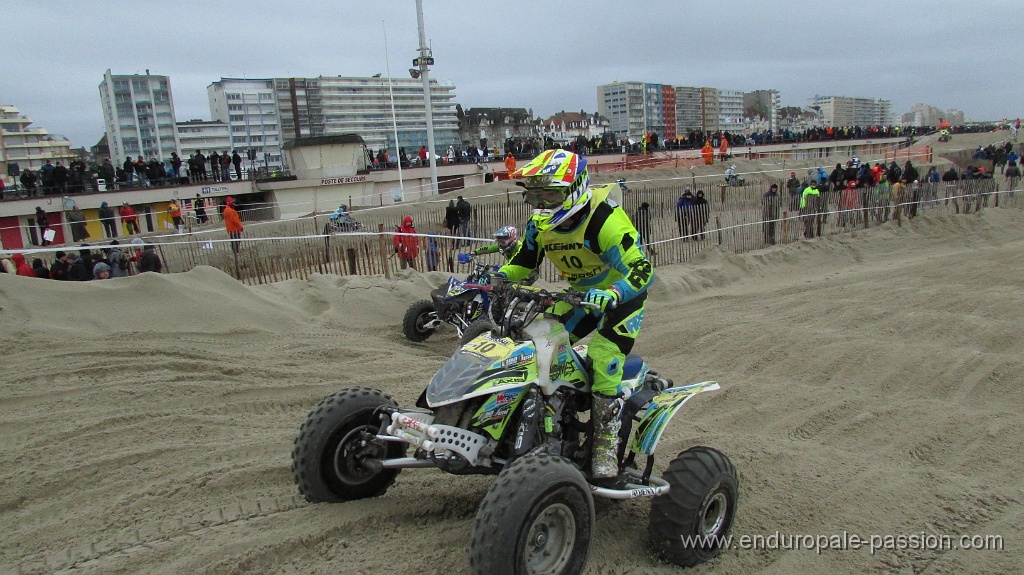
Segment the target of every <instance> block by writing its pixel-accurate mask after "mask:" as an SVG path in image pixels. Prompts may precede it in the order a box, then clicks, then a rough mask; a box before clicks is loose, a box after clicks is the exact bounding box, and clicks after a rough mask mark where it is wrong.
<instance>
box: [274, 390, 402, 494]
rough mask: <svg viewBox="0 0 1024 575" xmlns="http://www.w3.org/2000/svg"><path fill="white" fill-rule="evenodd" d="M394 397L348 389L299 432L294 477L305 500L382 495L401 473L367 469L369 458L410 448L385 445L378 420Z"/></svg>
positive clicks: (316, 411) (317, 409)
mask: <svg viewBox="0 0 1024 575" xmlns="http://www.w3.org/2000/svg"><path fill="white" fill-rule="evenodd" d="M385 405H387V406H391V407H397V406H398V404H397V403H395V401H394V400H393V399H391V398H390V397H389V396H387V395H385V394H384V393H382V392H380V391H378V390H376V389H372V388H369V387H353V388H350V389H344V390H342V391H339V392H338V393H335V394H334V395H331V396H330V397H327V398H325V399H324V400H323V401H321V402H320V403H318V404H317V406H316V407H315V408H313V411H312V412H310V414H309V417H307V418H306V422H305V423H303V424H302V427H301V428H300V429H299V436H298V437H296V438H295V447H294V449H292V477H293V478H294V479H295V484H296V485H298V487H299V492H300V493H302V495H303V497H305V498H306V501H309V502H310V503H322V502H329V503H336V502H339V501H348V500H351V499H363V498H365V497H377V496H378V495H383V494H384V492H385V491H387V489H388V487H390V486H391V483H392V482H393V481H394V480H395V477H396V476H397V475H398V472H399V470H398V469H380V468H372V467H370V466H367V465H364V464H363V461H364V460H365V459H367V458H372V459H378V460H379V459H392V458H396V457H403V456H405V444H404V443H397V442H388V443H385V442H381V441H377V440H373V439H372V436H373V435H376V434H377V432H378V431H379V424H380V419H379V418H378V417H377V416H376V412H377V410H378V408H380V407H381V406H385Z"/></svg>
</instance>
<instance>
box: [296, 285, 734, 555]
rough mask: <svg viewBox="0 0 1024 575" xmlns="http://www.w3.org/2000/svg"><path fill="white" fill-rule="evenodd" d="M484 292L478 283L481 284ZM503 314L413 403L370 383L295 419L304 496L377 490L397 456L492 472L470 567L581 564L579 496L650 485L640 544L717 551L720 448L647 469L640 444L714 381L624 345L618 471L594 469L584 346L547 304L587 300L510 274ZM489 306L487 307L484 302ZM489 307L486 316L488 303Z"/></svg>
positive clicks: (730, 498)
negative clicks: (675, 376)
mask: <svg viewBox="0 0 1024 575" xmlns="http://www.w3.org/2000/svg"><path fill="white" fill-rule="evenodd" d="M486 289H490V286H486ZM501 298H502V300H503V301H506V302H508V303H507V305H506V306H504V307H503V310H504V313H503V315H502V316H501V317H500V318H498V319H495V318H494V317H493V316H491V320H490V321H491V328H492V329H491V330H490V331H487V332H485V333H483V334H481V335H479V336H477V337H476V338H475V339H473V340H471V341H469V342H468V343H466V344H464V345H463V346H462V347H461V348H459V349H458V350H457V351H456V352H455V354H454V355H452V356H451V358H450V359H449V360H448V361H447V363H445V364H444V365H443V366H442V367H441V369H440V370H438V372H437V373H436V374H435V375H434V376H433V377H432V378H431V380H430V382H429V383H428V384H427V386H426V389H424V391H423V393H422V394H421V395H420V397H419V399H418V400H417V402H416V405H415V407H409V408H401V407H399V406H398V405H397V404H396V402H395V401H394V400H392V399H391V398H390V397H389V396H387V395H386V394H384V393H383V392H381V391H379V390H375V389H370V388H365V387H357V388H351V389H345V390H342V391H339V392H338V393H335V394H334V395H332V396H330V397H328V398H326V399H324V400H323V401H321V402H320V403H319V404H318V405H317V406H316V407H315V408H314V410H313V411H312V412H311V413H310V415H309V417H308V418H307V420H306V422H305V423H304V424H303V425H302V427H301V429H300V431H299V436H298V437H297V438H296V440H295V447H294V450H293V452H292V473H293V476H294V478H295V481H296V483H297V484H298V487H299V491H300V492H301V493H302V494H303V496H305V498H306V499H307V500H308V501H311V502H341V501H348V500H354V499H361V498H366V497H376V496H379V495H382V494H383V493H384V492H385V491H386V490H387V489H388V487H389V486H390V485H391V483H392V482H393V481H394V480H395V477H396V476H397V475H398V473H399V471H401V470H402V469H406V468H435V469H440V470H441V471H445V472H447V473H451V474H454V475H468V474H493V475H496V478H495V480H494V482H493V483H492V484H491V487H490V489H489V490H488V491H487V494H486V495H485V496H484V499H483V501H482V502H481V503H480V508H479V509H478V511H477V514H476V519H475V521H474V524H473V530H472V537H471V539H470V545H469V566H470V572H471V573H474V574H482V575H502V574H510V575H540V574H558V575H567V574H577V573H582V572H583V571H584V568H585V566H586V562H587V557H588V555H589V552H590V545H591V538H592V535H593V532H594V521H595V517H594V502H593V497H595V496H598V497H606V498H610V499H635V498H640V497H644V498H650V499H651V510H650V515H649V519H648V535H649V542H650V546H651V548H652V550H653V551H654V552H655V553H656V554H657V555H658V556H660V557H661V558H662V559H665V560H667V561H669V562H672V563H675V564H677V565H681V566H693V565H697V564H699V563H702V562H704V561H707V560H709V559H711V558H713V557H715V556H716V555H718V554H719V553H720V552H721V550H722V544H723V542H724V541H723V539H724V538H725V537H726V536H727V535H728V534H729V532H730V530H731V528H732V524H733V520H734V518H735V516H736V508H737V503H738V499H739V481H738V478H737V475H736V470H735V468H734V467H733V465H732V463H731V462H730V461H729V458H728V457H726V455H725V454H723V453H721V452H720V451H718V450H716V449H713V448H710V447H703V446H699V447H692V448H690V449H687V450H685V451H683V452H682V453H679V454H678V455H677V456H676V457H675V458H674V459H672V461H671V462H669V464H668V467H667V469H665V471H664V472H663V473H662V474H661V475H656V474H655V473H654V463H655V460H654V453H655V449H656V448H657V446H658V442H659V439H660V438H661V435H662V432H663V431H664V429H665V427H666V425H667V424H668V422H669V420H670V419H671V418H672V416H673V415H674V414H675V413H676V412H677V411H678V410H679V409H680V408H681V407H682V406H683V405H684V404H685V403H686V402H687V401H689V400H690V399H691V398H693V397H694V396H696V395H698V394H700V393H703V392H706V391H715V390H718V389H719V385H718V384H717V383H715V382H712V381H705V382H702V383H695V384H692V385H685V386H675V385H674V384H673V383H672V380H670V379H667V378H665V377H663V376H662V375H661V374H659V373H658V372H656V371H654V370H653V369H651V368H650V366H648V365H647V363H646V362H645V361H644V360H643V359H642V358H641V357H638V356H634V355H631V356H629V357H628V358H627V360H626V364H625V369H624V374H623V377H622V387H623V389H624V396H623V401H622V403H621V407H620V410H619V416H620V418H621V420H622V427H621V431H620V449H619V453H618V458H617V460H618V465H619V471H620V472H619V475H618V476H617V477H616V478H613V479H612V480H608V479H604V480H600V481H597V480H594V479H592V478H591V477H589V476H588V474H589V470H590V445H591V442H592V435H593V426H592V425H591V423H590V421H588V418H587V417H586V416H587V415H588V414H589V409H590V382H591V372H590V369H591V366H590V362H589V361H588V360H587V346H586V345H577V346H575V347H574V346H571V345H570V342H569V334H568V333H567V332H566V331H565V328H564V327H563V326H562V325H561V324H560V323H559V322H558V321H557V319H556V318H555V317H553V316H551V315H549V314H548V313H546V310H547V309H548V308H549V307H550V306H551V305H552V304H553V303H555V302H556V301H564V302H567V303H569V304H570V305H574V306H584V307H586V306H588V305H589V304H587V303H586V302H584V301H582V294H580V293H577V292H572V291H569V292H559V293H554V292H549V291H546V290H543V289H539V288H534V287H528V286H523V285H518V284H512V285H510V286H506V287H505V288H504V293H502V294H501ZM489 315H490V314H489ZM496 315H497V314H496Z"/></svg>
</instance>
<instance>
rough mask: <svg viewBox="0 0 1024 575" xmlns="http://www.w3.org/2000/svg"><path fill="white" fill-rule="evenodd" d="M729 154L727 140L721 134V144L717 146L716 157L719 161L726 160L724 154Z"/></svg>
mask: <svg viewBox="0 0 1024 575" xmlns="http://www.w3.org/2000/svg"><path fill="white" fill-rule="evenodd" d="M728 155H729V140H728V138H726V137H725V136H724V135H723V136H722V145H721V146H719V147H718V159H719V160H721V161H723V162H724V161H725V160H726V156H728Z"/></svg>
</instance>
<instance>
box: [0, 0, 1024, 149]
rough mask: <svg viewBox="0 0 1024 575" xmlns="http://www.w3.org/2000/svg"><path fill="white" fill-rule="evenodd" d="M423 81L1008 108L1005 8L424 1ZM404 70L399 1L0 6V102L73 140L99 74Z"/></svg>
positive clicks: (496, 90) (1012, 81)
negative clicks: (676, 89) (632, 86)
mask: <svg viewBox="0 0 1024 575" xmlns="http://www.w3.org/2000/svg"><path fill="white" fill-rule="evenodd" d="M423 13H424V28H425V31H426V38H427V43H428V44H429V45H430V46H431V47H432V48H433V55H434V58H435V61H436V63H435V65H434V66H433V67H432V69H431V72H430V73H431V77H432V78H436V79H438V80H441V81H451V82H453V83H454V84H455V86H456V90H455V94H456V102H458V103H459V104H461V105H462V107H463V108H464V109H468V108H473V107H523V108H532V109H533V111H534V113H535V114H537V115H538V116H547V115H550V114H553V113H556V112H558V111H561V110H566V111H579V110H585V111H587V112H595V111H596V110H597V100H596V87H597V86H599V85H601V84H607V83H610V82H615V81H639V82H651V83H660V84H669V85H680V86H711V87H715V88H722V89H730V90H743V91H752V90H756V89H768V88H773V89H777V90H779V91H780V92H781V96H782V104H783V105H784V106H787V105H789V106H804V105H806V103H807V99H808V98H811V97H813V96H815V95H823V96H830V95H836V96H855V97H865V98H884V99H888V100H891V101H892V105H893V112H896V113H902V112H906V111H908V110H909V108H910V106H912V105H913V104H915V103H917V102H924V103H927V104H931V105H933V106H936V107H939V108H942V109H948V108H955V109H959V110H962V111H963V112H964V113H965V114H966V116H967V118H968V119H976V120H995V119H1001V118H1015V117H1018V116H1020V115H1024V109H1022V108H1024V105H1022V102H1024V92H1022V88H1024V80H1022V78H1021V75H1020V73H1019V70H1020V61H1021V56H1022V54H1024V48H1022V43H1021V38H1022V36H1021V28H1020V22H1021V19H1022V17H1024V4H1022V3H1021V2H1020V0H973V1H965V0H927V1H925V0H899V1H893V0H888V1H876V0H848V1H846V2H841V3H839V2H827V1H822V0H774V1H753V0H749V1H745V2H734V1H724V0H723V1H718V2H715V1H707V2H686V1H683V0H651V1H643V0H632V1H625V0H619V1H615V2H611V1H606V0H591V1H583V0H577V1H574V2H569V1H558V0H543V1H542V0H523V1H516V0H503V1H494V0H423ZM385 30H386V34H387V52H386V53H387V55H388V59H389V60H390V68H391V75H392V76H395V77H408V69H409V68H410V67H411V65H412V58H414V57H416V55H417V54H416V50H417V48H418V46H419V38H418V33H417V26H416V2H415V0H321V1H308V0H289V1H287V2H280V1H278V2H269V1H262V0H257V1H245V0H234V1H220V0H204V1H201V2H193V1H182V0H177V1H175V0H170V1H164V2H151V1H149V0H131V1H123V0H93V1H82V0H75V1H71V0H67V1H64V0H61V1H42V0H3V2H2V3H0V38H2V44H0V102H2V103H5V104H13V105H15V106H17V107H18V108H20V109H21V112H22V113H23V114H25V115H27V116H29V117H31V118H32V119H33V120H34V121H35V125H36V126H38V127H43V128H46V129H47V130H49V131H50V132H51V133H57V134H63V135H65V136H67V137H68V138H69V139H70V140H71V143H72V146H74V147H79V146H85V147H89V146H92V145H94V144H95V143H96V142H97V141H98V140H99V139H100V138H101V137H102V136H103V117H102V114H101V110H100V98H99V90H98V86H99V83H100V81H102V79H103V72H104V71H105V70H106V69H107V68H110V69H111V71H112V72H113V73H114V74H136V73H137V74H143V73H145V71H146V69H149V70H150V72H151V73H153V74H161V75H167V76H170V78H171V87H172V90H173V97H174V104H175V114H176V116H177V119H178V120H179V121H183V120H188V119H192V118H203V119H209V118H210V109H209V104H208V101H207V96H206V87H207V86H208V85H209V84H210V83H212V82H215V81H217V80H219V79H220V78H222V77H227V78H231V77H247V78H270V77H288V76H320V75H323V76H372V75H373V74H377V73H381V74H384V75H385V76H386V75H387V72H386V62H385Z"/></svg>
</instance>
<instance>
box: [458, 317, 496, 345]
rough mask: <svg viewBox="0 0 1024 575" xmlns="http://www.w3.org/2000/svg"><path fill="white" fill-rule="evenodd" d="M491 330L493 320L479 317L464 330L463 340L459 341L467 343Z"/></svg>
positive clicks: (462, 343) (463, 343)
mask: <svg viewBox="0 0 1024 575" xmlns="http://www.w3.org/2000/svg"><path fill="white" fill-rule="evenodd" d="M489 331H491V320H489V319H487V318H486V317H478V318H476V319H475V320H473V323H471V324H469V327H467V328H466V331H464V332H462V340H461V341H460V342H459V343H460V344H461V345H466V344H467V343H469V342H471V341H473V340H474V339H476V338H477V337H479V336H481V335H483V334H485V333H487V332H489Z"/></svg>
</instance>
